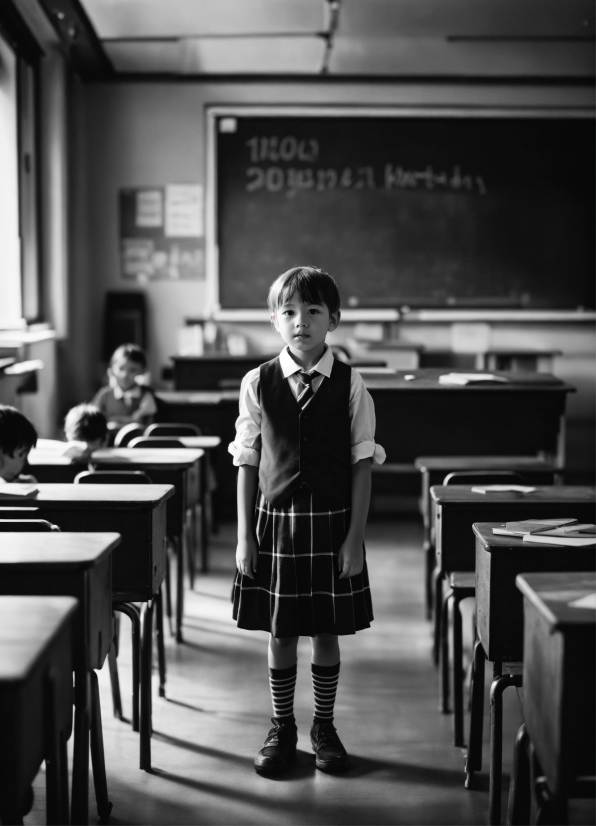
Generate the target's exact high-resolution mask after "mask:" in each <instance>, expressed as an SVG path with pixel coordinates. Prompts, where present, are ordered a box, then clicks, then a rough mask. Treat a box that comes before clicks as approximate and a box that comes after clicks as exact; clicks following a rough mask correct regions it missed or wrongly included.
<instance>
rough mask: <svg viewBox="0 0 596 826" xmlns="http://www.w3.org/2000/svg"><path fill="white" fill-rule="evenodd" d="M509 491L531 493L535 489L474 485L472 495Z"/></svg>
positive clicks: (527, 486) (514, 486)
mask: <svg viewBox="0 0 596 826" xmlns="http://www.w3.org/2000/svg"><path fill="white" fill-rule="evenodd" d="M509 490H513V491H516V492H517V493H533V491H535V490H536V488H532V487H530V486H529V485H476V486H474V487H473V488H472V493H506V492H507V491H509Z"/></svg>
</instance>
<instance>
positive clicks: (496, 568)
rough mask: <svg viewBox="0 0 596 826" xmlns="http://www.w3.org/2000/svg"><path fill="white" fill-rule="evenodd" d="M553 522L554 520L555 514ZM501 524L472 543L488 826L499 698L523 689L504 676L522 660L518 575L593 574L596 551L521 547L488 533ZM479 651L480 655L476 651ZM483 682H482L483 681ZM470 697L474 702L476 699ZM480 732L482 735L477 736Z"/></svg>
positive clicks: (493, 814) (494, 804)
mask: <svg viewBox="0 0 596 826" xmlns="http://www.w3.org/2000/svg"><path fill="white" fill-rule="evenodd" d="M553 516H556V514H553ZM500 524H501V522H489V523H478V524H475V525H474V526H473V532H474V537H475V543H476V628H477V634H478V640H479V642H478V643H477V651H475V657H474V663H475V665H476V664H477V663H478V660H479V659H480V657H481V656H483V655H484V654H485V655H486V658H487V659H488V660H489V661H490V662H492V663H493V683H492V686H491V704H490V711H491V737H490V743H491V745H490V777H489V822H490V823H493V824H494V823H497V824H498V823H500V817H501V752H502V715H503V705H502V694H503V691H505V689H506V688H507V687H508V686H510V685H517V686H519V685H521V676H520V675H519V674H512V673H503V664H504V663H511V662H519V661H521V660H522V659H523V655H524V645H523V642H524V617H523V598H522V595H521V593H520V592H519V591H518V589H517V588H516V585H515V578H516V576H517V574H520V573H528V572H530V573H534V572H546V571H552V572H557V571H566V572H568V571H595V570H596V554H595V553H594V548H593V547H591V548H589V547H588V548H585V547H584V548H570V547H563V546H557V545H550V544H546V543H544V544H537V543H534V542H532V543H529V542H524V541H523V540H522V539H521V538H518V537H515V536H499V535H496V534H493V532H492V529H493V528H494V527H497V526H498V525H500ZM480 646H481V648H482V652H484V654H481V651H480V650H479V647H480ZM480 682H481V681H480V679H477V676H476V674H475V676H474V691H473V697H472V719H471V724H470V741H469V742H470V747H469V749H470V750H469V751H468V763H469V769H468V767H467V768H466V772H467V774H468V776H471V772H472V773H473V771H476V770H477V768H476V766H477V765H478V764H477V763H476V762H472V758H474V761H475V760H476V757H477V755H478V752H477V749H478V743H480V749H481V747H482V736H481V733H482V728H481V727H482V715H481V714H479V713H478V706H479V704H480V700H479V698H478V694H479V692H480V691H482V692H483V691H484V688H483V686H482V687H481V685H480ZM482 682H483V681H482ZM474 693H475V694H476V697H474ZM478 729H480V734H479V732H478Z"/></svg>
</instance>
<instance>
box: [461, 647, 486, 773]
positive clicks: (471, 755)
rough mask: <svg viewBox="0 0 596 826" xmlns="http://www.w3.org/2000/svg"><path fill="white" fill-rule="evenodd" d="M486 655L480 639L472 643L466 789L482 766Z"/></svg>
mask: <svg viewBox="0 0 596 826" xmlns="http://www.w3.org/2000/svg"><path fill="white" fill-rule="evenodd" d="M485 660H486V655H485V653H484V648H483V647H482V643H481V642H480V640H476V643H475V645H474V660H473V665H472V685H471V702H470V705H471V709H470V737H469V738H468V753H467V755H466V768H465V772H466V782H465V787H466V789H471V788H472V780H473V777H474V772H479V771H480V769H481V768H482V726H483V722H484V720H483V718H484V663H485Z"/></svg>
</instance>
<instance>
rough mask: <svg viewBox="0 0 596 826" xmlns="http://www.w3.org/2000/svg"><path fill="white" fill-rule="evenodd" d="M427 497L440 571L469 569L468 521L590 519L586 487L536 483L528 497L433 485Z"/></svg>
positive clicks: (595, 501)
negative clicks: (429, 495) (429, 502)
mask: <svg viewBox="0 0 596 826" xmlns="http://www.w3.org/2000/svg"><path fill="white" fill-rule="evenodd" d="M431 499H432V501H433V508H434V518H435V523H434V524H435V537H436V549H437V564H438V567H439V568H440V570H441V571H443V572H446V571H473V570H474V568H475V560H476V556H475V543H474V535H473V534H472V531H471V526H472V523H474V522H497V521H498V522H501V523H502V522H510V521H514V520H519V519H540V518H544V519H548V518H553V519H555V518H557V517H569V518H575V519H579V520H580V522H594V521H595V518H594V514H595V510H596V491H595V489H594V488H593V487H589V486H581V485H554V486H552V485H538V486H536V490H535V491H534V492H533V493H515V492H512V491H510V492H507V493H494V492H493V493H472V485H446V486H445V485H435V486H433V487H432V488H431ZM495 538H496V537H495Z"/></svg>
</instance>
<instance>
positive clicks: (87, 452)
mask: <svg viewBox="0 0 596 826" xmlns="http://www.w3.org/2000/svg"><path fill="white" fill-rule="evenodd" d="M64 433H65V434H66V439H67V445H66V449H65V450H64V452H63V454H62V455H63V456H66V457H67V458H69V459H72V461H73V462H81V461H86V460H87V459H88V458H89V456H91V454H92V453H93V451H94V450H97V449H98V448H100V447H103V446H104V445H105V443H106V441H107V436H108V423H107V420H106V417H105V416H104V414H103V413H102V412H101V410H99V408H97V407H95V406H94V405H92V404H78V405H77V406H76V407H73V408H72V409H71V410H69V411H68V413H67V415H66V418H65V419H64Z"/></svg>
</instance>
